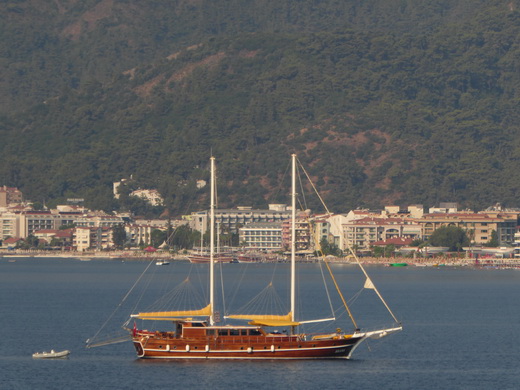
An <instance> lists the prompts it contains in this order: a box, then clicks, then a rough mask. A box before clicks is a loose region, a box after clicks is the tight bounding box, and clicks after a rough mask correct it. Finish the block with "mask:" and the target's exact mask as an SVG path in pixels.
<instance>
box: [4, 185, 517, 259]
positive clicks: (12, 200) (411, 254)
mask: <svg viewBox="0 0 520 390" xmlns="http://www.w3.org/2000/svg"><path fill="white" fill-rule="evenodd" d="M153 195H154V197H155V198H154V199H152V198H150V201H157V199H156V194H153ZM139 196H141V197H143V198H144V199H145V200H146V199H147V195H146V192H145V193H141V194H140V195H139ZM290 218H291V210H290V206H287V205H284V204H270V205H268V207H267V208H266V209H253V208H251V207H237V208H234V209H217V210H215V224H216V226H217V232H218V233H219V234H220V238H219V243H218V244H217V247H219V250H221V251H228V252H231V253H235V254H237V256H238V254H242V255H244V254H251V256H250V257H249V260H250V261H252V260H254V259H256V260H258V261H284V259H285V254H286V253H287V251H288V250H289V245H290V244H289V238H290V226H291V221H290ZM519 218H520V209H506V208H503V207H501V206H500V205H498V204H497V205H495V206H492V207H489V208H488V209H486V210H482V211H478V212H475V211H472V210H459V207H458V205H457V204H456V203H440V204H439V205H438V207H431V208H429V209H425V207H423V206H422V205H411V206H408V207H406V208H403V207H399V206H386V207H385V208H384V209H382V210H368V209H356V210H350V211H348V212H346V213H340V214H313V213H312V212H311V211H310V210H306V211H303V212H298V213H297V217H296V237H297V240H296V241H297V242H296V250H297V254H298V259H299V260H300V261H314V259H315V258H316V255H318V254H322V255H326V256H327V257H328V258H329V259H330V260H331V261H335V262H343V263H349V262H353V261H355V260H354V257H353V253H355V254H356V257H357V258H358V259H360V261H362V262H364V263H365V264H385V265H394V266H397V265H408V264H410V265H412V264H413V265H417V266H443V265H457V266H498V267H515V268H517V267H518V263H520V245H519V244H520V232H519V226H520V223H519ZM209 223H210V218H209V211H208V210H202V211H197V212H193V213H191V214H190V215H184V216H182V217H180V218H177V219H171V218H168V219H153V220H152V219H145V218H139V217H135V216H132V215H131V214H130V213H117V212H112V213H106V212H103V211H99V210H89V209H87V208H85V207H84V206H83V205H82V199H69V200H68V201H67V202H66V204H64V205H58V206H57V207H56V208H55V209H44V210H35V209H34V207H33V204H32V203H31V202H28V201H24V200H23V196H22V193H21V191H20V190H18V189H17V188H13V187H7V186H3V187H0V256H3V257H6V256H9V257H16V256H31V257H77V258H83V259H85V258H128V259H132V258H139V259H142V258H144V259H150V258H152V259H157V258H169V259H187V256H188V255H189V254H191V253H196V252H202V251H203V250H204V247H205V246H207V234H205V232H207V230H208V226H209ZM450 229H451V230H450ZM441 232H442V233H443V234H440V233H441ZM456 234H462V235H461V237H462V238H460V239H458V241H454V236H455V235H456ZM443 239H444V240H445V241H442V240H443ZM352 252H353V253H352ZM275 254H276V256H274V255H275Z"/></svg>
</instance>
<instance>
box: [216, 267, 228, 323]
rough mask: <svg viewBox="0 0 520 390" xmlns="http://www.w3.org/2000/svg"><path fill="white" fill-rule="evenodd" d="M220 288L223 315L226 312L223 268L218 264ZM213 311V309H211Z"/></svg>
mask: <svg viewBox="0 0 520 390" xmlns="http://www.w3.org/2000/svg"><path fill="white" fill-rule="evenodd" d="M219 265H220V288H221V291H222V311H223V313H225V312H226V294H224V271H223V266H222V262H220V264H219ZM213 310H215V309H213Z"/></svg>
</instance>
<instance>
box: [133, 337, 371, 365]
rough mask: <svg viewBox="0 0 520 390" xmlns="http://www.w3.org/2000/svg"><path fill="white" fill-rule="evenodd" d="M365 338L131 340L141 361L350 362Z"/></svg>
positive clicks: (153, 338)
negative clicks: (316, 360) (310, 360)
mask: <svg viewBox="0 0 520 390" xmlns="http://www.w3.org/2000/svg"><path fill="white" fill-rule="evenodd" d="M363 339H364V337H362V336H361V337H356V336H354V337H351V336H345V337H342V338H335V339H329V340H303V339H300V337H298V336H259V337H246V338H243V337H237V338H235V339H233V340H221V339H218V338H217V339H196V338H194V339H184V338H179V339H176V338H173V337H172V338H170V337H168V336H166V337H165V336H161V337H157V336H152V337H149V336H139V335H136V336H135V337H133V343H134V347H135V349H136V351H137V356H138V357H139V358H144V359H248V360H254V359H349V358H350V356H351V354H352V352H353V351H354V349H355V348H356V346H357V345H358V344H359V343H360V342H361V341H363Z"/></svg>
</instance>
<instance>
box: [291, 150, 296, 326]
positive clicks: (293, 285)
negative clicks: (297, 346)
mask: <svg viewBox="0 0 520 390" xmlns="http://www.w3.org/2000/svg"><path fill="white" fill-rule="evenodd" d="M291 157H292V186H291V187H292V190H291V194H292V196H291V208H292V218H291V320H292V321H293V322H294V320H295V309H296V296H295V295H296V154H293V155H292V156H291Z"/></svg>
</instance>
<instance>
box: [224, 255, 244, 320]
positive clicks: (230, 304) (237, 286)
mask: <svg viewBox="0 0 520 390" xmlns="http://www.w3.org/2000/svg"><path fill="white" fill-rule="evenodd" d="M247 268H249V264H246V265H245V267H244V269H243V271H242V272H241V274H240V278H239V279H238V282H237V283H236V285H235V287H234V288H233V290H234V291H233V295H232V296H231V302H230V303H229V307H233V306H234V305H235V299H236V297H237V294H238V292H239V291H240V286H242V282H243V280H244V276H245V274H246V270H247ZM224 313H226V312H224ZM226 314H229V313H226Z"/></svg>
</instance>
